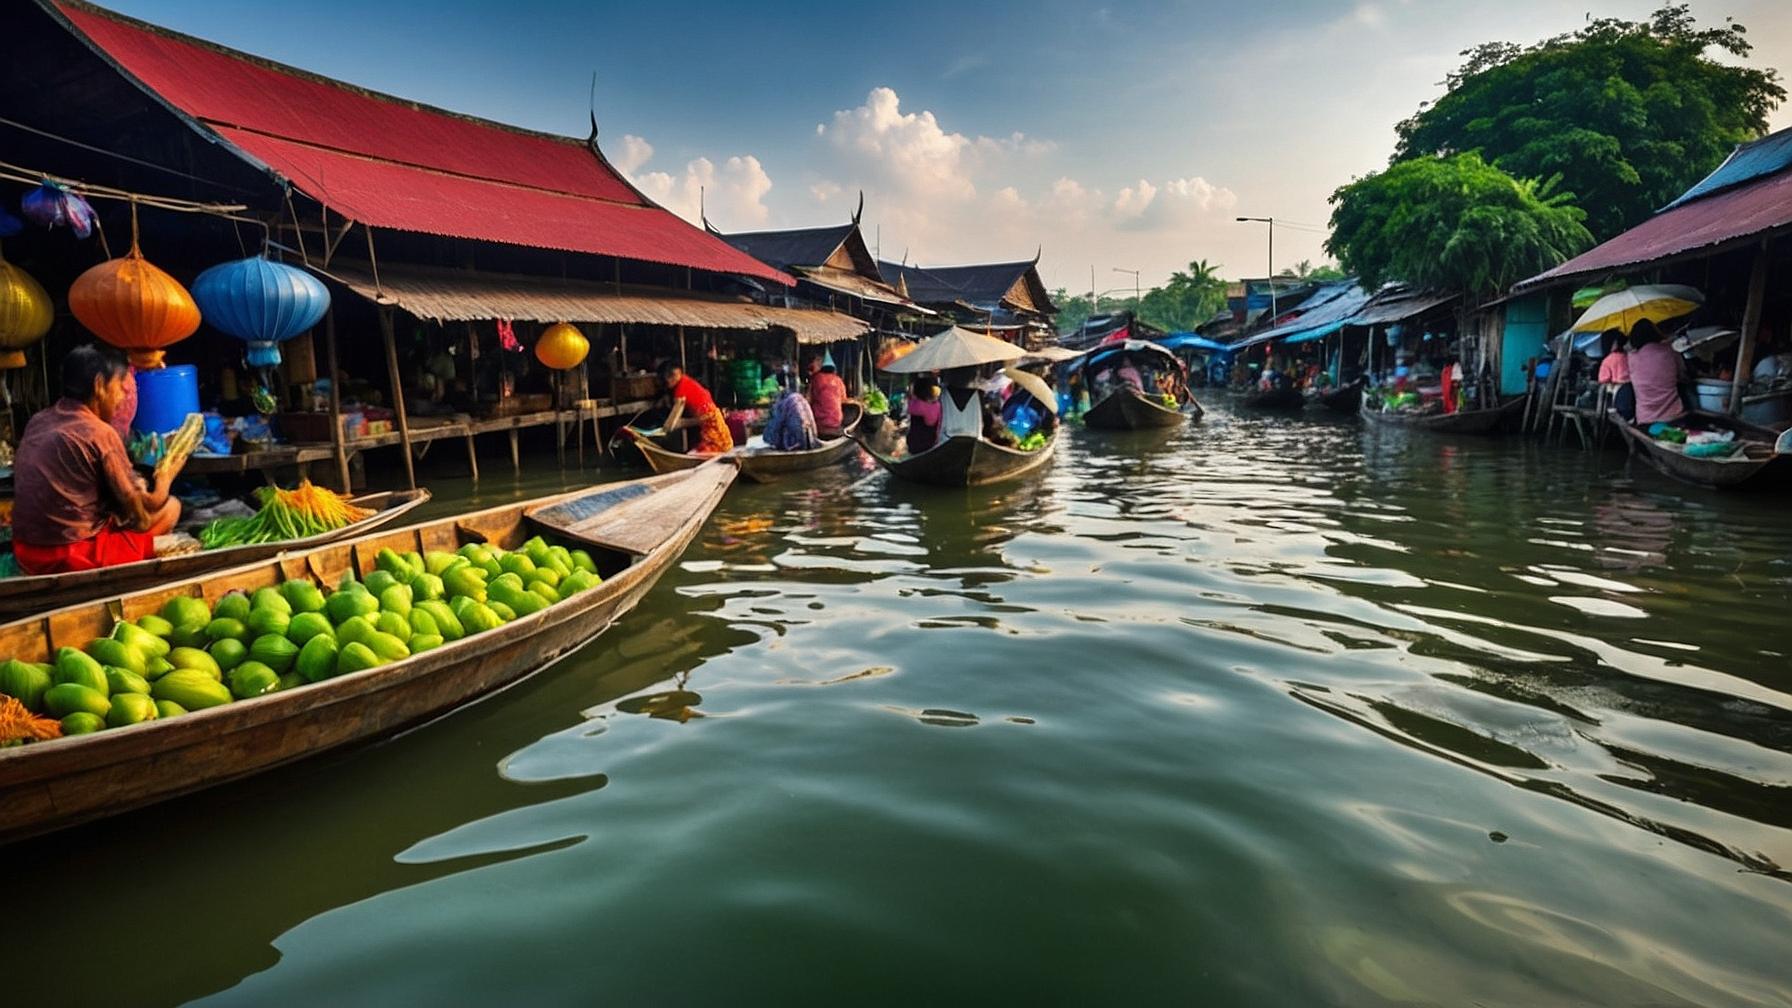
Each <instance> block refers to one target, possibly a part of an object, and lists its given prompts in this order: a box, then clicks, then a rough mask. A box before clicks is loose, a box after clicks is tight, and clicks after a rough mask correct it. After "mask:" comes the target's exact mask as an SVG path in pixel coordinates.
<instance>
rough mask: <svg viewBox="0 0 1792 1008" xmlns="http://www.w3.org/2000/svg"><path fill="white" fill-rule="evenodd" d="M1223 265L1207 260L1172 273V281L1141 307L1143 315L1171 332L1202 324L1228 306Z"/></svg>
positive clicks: (1151, 294) (1150, 294)
mask: <svg viewBox="0 0 1792 1008" xmlns="http://www.w3.org/2000/svg"><path fill="white" fill-rule="evenodd" d="M1219 271H1220V267H1219V266H1218V265H1217V264H1214V263H1209V262H1208V261H1207V260H1205V259H1197V260H1195V261H1194V262H1191V263H1189V264H1188V268H1187V269H1186V270H1177V271H1176V272H1174V273H1171V274H1170V279H1169V282H1168V283H1165V284H1164V285H1163V286H1162V287H1153V288H1152V289H1151V290H1150V291H1149V292H1147V293H1146V294H1145V296H1144V298H1143V299H1142V302H1141V304H1140V306H1139V318H1140V319H1141V320H1142V321H1144V322H1146V323H1148V324H1150V325H1154V326H1157V327H1158V328H1160V329H1164V330H1166V331H1169V332H1181V331H1184V330H1189V329H1193V328H1195V327H1196V326H1199V325H1200V324H1202V323H1203V322H1206V321H1207V320H1208V319H1211V318H1213V316H1214V315H1215V314H1216V313H1217V312H1219V310H1220V309H1222V308H1224V307H1225V306H1226V281H1225V280H1222V279H1221V278H1220V275H1219Z"/></svg>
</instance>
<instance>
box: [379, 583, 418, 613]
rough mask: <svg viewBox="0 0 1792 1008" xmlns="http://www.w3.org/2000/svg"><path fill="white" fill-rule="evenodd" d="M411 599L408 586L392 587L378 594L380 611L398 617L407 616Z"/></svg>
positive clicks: (409, 611)
mask: <svg viewBox="0 0 1792 1008" xmlns="http://www.w3.org/2000/svg"><path fill="white" fill-rule="evenodd" d="M412 598H413V596H412V594H411V586H410V585H402V584H398V585H393V586H392V587H390V588H387V589H386V590H385V591H383V592H380V609H382V610H383V611H385V612H389V613H397V614H398V615H400V616H409V615H410V614H411V600H412Z"/></svg>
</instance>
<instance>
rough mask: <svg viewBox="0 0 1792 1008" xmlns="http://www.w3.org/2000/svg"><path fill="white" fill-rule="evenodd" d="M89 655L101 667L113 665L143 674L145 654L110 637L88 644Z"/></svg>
mask: <svg viewBox="0 0 1792 1008" xmlns="http://www.w3.org/2000/svg"><path fill="white" fill-rule="evenodd" d="M87 653H88V654H90V655H92V656H93V660H94V661H97V662H99V663H100V664H101V665H111V666H113V667H115V668H121V669H129V670H130V671H132V672H135V673H136V674H138V675H142V674H143V669H144V658H143V652H141V651H139V650H137V649H136V648H134V647H132V646H130V645H129V644H126V643H125V642H124V641H121V640H113V639H112V638H110V637H96V638H94V639H93V640H91V641H88V642H87Z"/></svg>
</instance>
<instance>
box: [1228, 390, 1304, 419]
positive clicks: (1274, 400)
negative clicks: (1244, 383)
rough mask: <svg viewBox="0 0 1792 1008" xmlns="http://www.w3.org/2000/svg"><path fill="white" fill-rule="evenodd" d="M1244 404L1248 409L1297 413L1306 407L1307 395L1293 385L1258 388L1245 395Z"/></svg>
mask: <svg viewBox="0 0 1792 1008" xmlns="http://www.w3.org/2000/svg"><path fill="white" fill-rule="evenodd" d="M1243 405H1244V407H1245V408H1246V409H1254V410H1276V411H1281V412H1286V413H1296V412H1299V411H1300V410H1302V409H1305V408H1306V405H1307V397H1306V396H1304V395H1301V394H1300V389H1297V388H1294V387H1292V386H1283V387H1281V388H1272V389H1257V390H1255V391H1252V392H1250V393H1248V394H1247V395H1246V396H1245V397H1244V403H1243Z"/></svg>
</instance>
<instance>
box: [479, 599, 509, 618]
mask: <svg viewBox="0 0 1792 1008" xmlns="http://www.w3.org/2000/svg"><path fill="white" fill-rule="evenodd" d="M485 604H486V606H487V607H488V608H490V609H491V611H492V612H495V613H497V614H498V618H499V619H501V620H503V621H504V622H506V623H508V622H510V621H511V620H513V619H516V610H515V609H512V608H510V607H509V606H507V605H505V604H504V603H502V602H500V601H498V600H497V599H494V598H488V599H486V600H485Z"/></svg>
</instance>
